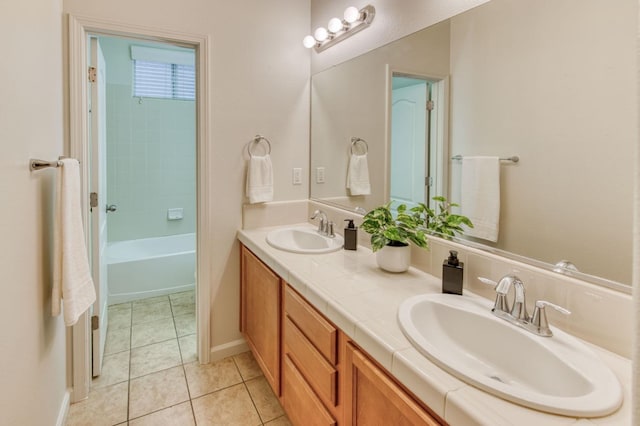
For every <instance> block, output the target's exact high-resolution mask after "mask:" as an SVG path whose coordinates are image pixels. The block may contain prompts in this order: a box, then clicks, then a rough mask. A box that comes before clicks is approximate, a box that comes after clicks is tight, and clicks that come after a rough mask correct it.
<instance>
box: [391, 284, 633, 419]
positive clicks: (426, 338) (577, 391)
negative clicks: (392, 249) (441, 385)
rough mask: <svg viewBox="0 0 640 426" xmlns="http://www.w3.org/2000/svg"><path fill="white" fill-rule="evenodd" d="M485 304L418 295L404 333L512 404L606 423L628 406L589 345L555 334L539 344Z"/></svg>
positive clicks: (408, 305)
mask: <svg viewBox="0 0 640 426" xmlns="http://www.w3.org/2000/svg"><path fill="white" fill-rule="evenodd" d="M491 307H492V304H491V303H490V302H489V301H486V300H484V299H480V298H473V297H468V296H456V295H450V294H428V295H419V296H414V297H411V298H409V299H407V300H406V301H404V302H403V303H402V305H401V306H400V309H399V311H398V319H399V321H400V327H401V328H402V330H403V332H404V333H405V335H406V336H407V338H408V339H409V340H410V341H411V342H412V343H413V345H414V346H415V347H416V349H418V351H420V352H421V353H422V354H423V355H425V356H426V357H427V358H429V359H430V360H431V361H432V362H434V363H435V364H437V365H438V366H440V367H441V368H443V369H445V370H447V371H449V372H450V373H451V374H453V375H454V376H456V377H458V378H459V379H461V380H462V381H464V382H467V383H469V384H471V385H474V386H476V387H478V388H480V389H482V390H485V391H487V392H489V393H492V394H494V395H497V396H499V397H502V398H504V399H507V400H509V401H512V402H515V403H518V404H521V405H524V406H527V407H531V408H535V409H538V410H542V411H547V412H551V413H555V414H563V415H567V416H579V417H598V416H604V415H607V414H610V413H612V412H613V411H615V410H617V409H618V407H620V405H621V403H622V389H621V386H620V383H619V381H618V379H617V378H616V377H615V375H614V374H613V373H612V372H611V370H610V369H609V368H608V367H607V366H606V365H605V364H603V363H602V361H601V360H600V359H599V358H598V357H597V356H596V355H595V353H594V352H593V351H592V350H591V349H589V348H588V347H587V346H586V345H585V344H583V343H582V342H580V341H579V340H577V339H576V338H574V337H572V336H570V335H568V334H566V333H564V332H562V331H561V330H558V329H555V328H554V329H553V333H554V335H553V337H541V336H537V335H534V334H533V333H530V332H528V331H526V330H523V329H521V328H518V327H515V326H513V325H511V324H509V323H507V322H506V321H504V320H502V319H499V318H496V317H495V316H494V315H492V314H491Z"/></svg>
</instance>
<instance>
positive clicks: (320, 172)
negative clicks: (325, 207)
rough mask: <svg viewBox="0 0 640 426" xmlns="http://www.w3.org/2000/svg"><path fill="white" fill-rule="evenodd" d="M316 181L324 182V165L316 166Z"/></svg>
mask: <svg viewBox="0 0 640 426" xmlns="http://www.w3.org/2000/svg"><path fill="white" fill-rule="evenodd" d="M316 183H324V167H316Z"/></svg>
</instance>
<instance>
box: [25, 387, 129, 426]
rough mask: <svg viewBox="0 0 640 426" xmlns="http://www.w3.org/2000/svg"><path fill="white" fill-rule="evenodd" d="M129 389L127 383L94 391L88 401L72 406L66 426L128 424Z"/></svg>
mask: <svg viewBox="0 0 640 426" xmlns="http://www.w3.org/2000/svg"><path fill="white" fill-rule="evenodd" d="M128 389H129V384H128V383H126V382H125V383H119V384H117V385H113V386H107V387H104V388H100V389H93V390H92V391H91V392H90V393H89V398H88V399H86V400H84V401H82V402H78V403H75V404H71V406H70V407H69V415H68V417H67V423H66V426H76V425H78V426H87V425H91V426H102V425H105V426H107V425H108V426H111V425H115V424H118V423H121V422H123V421H124V422H126V421H127V397H128ZM34 408H35V407H34ZM35 409H37V408H35Z"/></svg>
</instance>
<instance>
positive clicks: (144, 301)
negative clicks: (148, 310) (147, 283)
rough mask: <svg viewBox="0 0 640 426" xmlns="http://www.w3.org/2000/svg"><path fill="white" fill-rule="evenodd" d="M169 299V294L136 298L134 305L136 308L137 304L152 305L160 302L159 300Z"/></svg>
mask: <svg viewBox="0 0 640 426" xmlns="http://www.w3.org/2000/svg"><path fill="white" fill-rule="evenodd" d="M167 300H169V296H156V297H147V298H146V299H139V300H134V301H133V303H132V305H133V307H134V308H135V307H136V306H140V305H150V304H152V303H158V302H166V301H167Z"/></svg>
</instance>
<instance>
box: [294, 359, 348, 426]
mask: <svg viewBox="0 0 640 426" xmlns="http://www.w3.org/2000/svg"><path fill="white" fill-rule="evenodd" d="M283 395H284V409H285V411H286V412H287V416H289V419H290V420H291V423H292V424H294V425H305V426H335V425H336V421H335V420H334V419H333V417H331V414H329V412H328V411H327V410H326V408H324V406H323V405H322V403H321V402H320V401H319V400H318V397H317V396H316V395H315V394H314V393H313V390H311V388H310V387H309V385H308V384H307V383H306V382H305V380H304V378H303V377H302V375H301V374H300V372H299V371H298V369H297V368H296V366H295V365H294V364H293V362H291V360H290V359H289V356H287V355H285V356H284V389H283Z"/></svg>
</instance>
